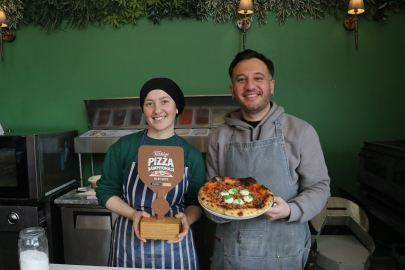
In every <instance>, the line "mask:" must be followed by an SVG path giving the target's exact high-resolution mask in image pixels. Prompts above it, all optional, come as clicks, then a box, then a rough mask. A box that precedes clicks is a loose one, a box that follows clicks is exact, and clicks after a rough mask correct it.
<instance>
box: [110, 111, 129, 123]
mask: <svg viewBox="0 0 405 270" xmlns="http://www.w3.org/2000/svg"><path fill="white" fill-rule="evenodd" d="M126 116H127V110H125V109H117V110H114V113H113V119H112V125H113V126H123V125H124V123H125V117H126Z"/></svg>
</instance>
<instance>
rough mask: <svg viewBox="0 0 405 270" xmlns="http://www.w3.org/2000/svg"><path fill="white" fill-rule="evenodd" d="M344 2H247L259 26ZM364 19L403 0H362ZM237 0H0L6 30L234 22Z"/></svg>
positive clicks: (333, 10)
mask: <svg viewBox="0 0 405 270" xmlns="http://www.w3.org/2000/svg"><path fill="white" fill-rule="evenodd" d="M348 4H349V0H253V8H254V12H255V13H254V15H253V18H255V20H257V21H258V22H259V24H260V25H263V24H266V23H267V18H268V14H269V12H273V13H276V21H278V22H279V24H285V23H286V22H287V19H288V18H289V17H290V16H294V17H296V18H297V20H301V19H303V18H306V16H307V15H309V16H311V17H312V18H313V19H315V20H316V19H317V18H322V17H323V16H324V15H325V14H326V13H328V14H333V15H334V16H335V17H336V18H340V16H341V15H343V16H346V14H347V7H348ZM364 4H365V9H366V12H365V13H364V16H365V17H366V18H368V19H374V20H380V19H384V20H385V19H387V17H388V15H387V14H386V11H387V10H389V11H393V12H398V13H405V0H364ZM238 6H239V0H0V9H1V10H4V11H5V13H6V15H7V18H8V24H9V27H10V28H13V29H15V28H17V26H18V25H27V24H33V25H39V26H41V27H42V28H43V29H44V30H45V31H46V32H50V31H53V30H55V29H64V28H75V27H77V28H83V27H86V26H87V25H89V24H91V25H103V24H107V25H109V26H111V27H113V28H118V27H120V25H125V24H131V25H136V24H137V21H138V20H139V19H140V18H142V17H146V18H147V19H148V20H149V21H150V22H151V23H153V24H160V23H161V21H162V20H163V19H169V20H173V19H180V20H181V19H196V20H198V21H205V20H212V21H213V22H214V24H216V23H223V22H226V21H228V20H231V21H233V22H234V23H235V24H236V23H237V21H238V19H239V18H240V17H241V15H240V14H238V12H237V9H238Z"/></svg>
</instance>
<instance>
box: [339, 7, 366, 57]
mask: <svg viewBox="0 0 405 270" xmlns="http://www.w3.org/2000/svg"><path fill="white" fill-rule="evenodd" d="M364 11H365V9H364V2H363V0H350V3H349V11H348V12H347V13H349V14H350V15H353V14H354V17H353V16H348V17H347V18H346V19H345V21H344V26H345V27H346V29H348V30H353V29H355V32H356V33H355V36H356V52H357V46H358V33H357V21H358V19H357V14H361V13H363V12H364Z"/></svg>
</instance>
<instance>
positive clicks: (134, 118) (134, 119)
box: [129, 109, 142, 126]
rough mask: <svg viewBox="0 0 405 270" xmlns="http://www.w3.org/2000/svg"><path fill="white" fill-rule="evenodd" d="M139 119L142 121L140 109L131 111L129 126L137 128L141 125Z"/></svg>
mask: <svg viewBox="0 0 405 270" xmlns="http://www.w3.org/2000/svg"><path fill="white" fill-rule="evenodd" d="M141 119H142V111H141V109H135V110H131V117H130V122H129V125H131V126H138V125H140V123H141Z"/></svg>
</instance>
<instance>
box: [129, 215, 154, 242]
mask: <svg viewBox="0 0 405 270" xmlns="http://www.w3.org/2000/svg"><path fill="white" fill-rule="evenodd" d="M143 217H146V218H148V217H150V215H149V214H148V213H146V212H145V211H135V212H134V213H133V214H132V216H131V219H132V221H133V228H134V231H135V235H136V237H138V238H139V240H141V241H142V242H145V243H146V239H144V238H141V233H140V223H141V219H142V218H143Z"/></svg>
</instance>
